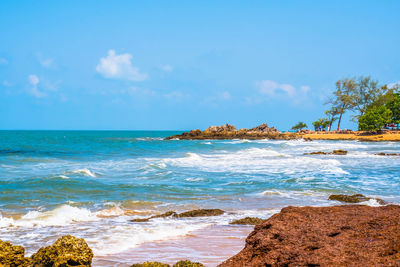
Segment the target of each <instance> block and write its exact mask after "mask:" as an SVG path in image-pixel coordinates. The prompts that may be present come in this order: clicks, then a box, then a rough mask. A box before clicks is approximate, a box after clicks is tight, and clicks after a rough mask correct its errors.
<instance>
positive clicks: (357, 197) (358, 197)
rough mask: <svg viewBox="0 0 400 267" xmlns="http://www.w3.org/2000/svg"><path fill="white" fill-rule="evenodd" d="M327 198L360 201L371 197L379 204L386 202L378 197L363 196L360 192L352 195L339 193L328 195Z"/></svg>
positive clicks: (349, 201)
mask: <svg viewBox="0 0 400 267" xmlns="http://www.w3.org/2000/svg"><path fill="white" fill-rule="evenodd" d="M328 199H329V200H337V201H340V202H346V203H360V202H365V201H368V200H371V199H373V200H375V201H376V202H378V203H379V204H381V205H385V204H386V202H385V201H383V200H382V199H380V198H371V197H366V196H364V195H362V194H354V195H341V194H338V195H330V196H329V198H328Z"/></svg>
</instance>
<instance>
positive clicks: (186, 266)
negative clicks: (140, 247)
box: [131, 260, 204, 267]
mask: <svg viewBox="0 0 400 267" xmlns="http://www.w3.org/2000/svg"><path fill="white" fill-rule="evenodd" d="M131 267H171V265H169V264H165V263H161V262H157V261H148V262H144V263H136V264H133V265H131ZM172 267H204V265H203V264H201V263H200V262H192V261H189V260H184V261H178V262H177V263H175V264H174V265H172Z"/></svg>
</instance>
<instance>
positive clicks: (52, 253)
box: [31, 235, 93, 267]
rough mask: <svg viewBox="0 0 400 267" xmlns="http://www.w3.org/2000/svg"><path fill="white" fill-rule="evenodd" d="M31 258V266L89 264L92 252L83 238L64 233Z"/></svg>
mask: <svg viewBox="0 0 400 267" xmlns="http://www.w3.org/2000/svg"><path fill="white" fill-rule="evenodd" d="M31 258H32V262H33V266H55V267H56V266H63V267H64V266H91V264H92V258H93V252H92V250H91V249H90V248H89V246H88V245H87V243H86V241H85V240H84V239H83V238H76V237H74V236H71V235H66V236H63V237H61V238H59V239H58V240H57V241H56V242H55V243H54V244H53V245H51V246H48V247H43V248H41V249H39V251H38V252H36V253H35V254H33V255H32V257H31Z"/></svg>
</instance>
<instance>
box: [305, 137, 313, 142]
mask: <svg viewBox="0 0 400 267" xmlns="http://www.w3.org/2000/svg"><path fill="white" fill-rule="evenodd" d="M303 140H304V141H306V142H312V139H311V138H310V137H303Z"/></svg>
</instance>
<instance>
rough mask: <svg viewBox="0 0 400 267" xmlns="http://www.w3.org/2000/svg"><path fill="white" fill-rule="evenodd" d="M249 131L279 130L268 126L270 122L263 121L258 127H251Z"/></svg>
mask: <svg viewBox="0 0 400 267" xmlns="http://www.w3.org/2000/svg"><path fill="white" fill-rule="evenodd" d="M249 131H251V132H262V133H277V132H278V130H277V129H275V128H274V127H268V124H266V123H263V124H261V125H259V126H257V127H254V128H251V129H250V130H249Z"/></svg>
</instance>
